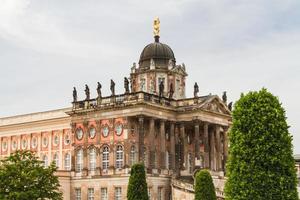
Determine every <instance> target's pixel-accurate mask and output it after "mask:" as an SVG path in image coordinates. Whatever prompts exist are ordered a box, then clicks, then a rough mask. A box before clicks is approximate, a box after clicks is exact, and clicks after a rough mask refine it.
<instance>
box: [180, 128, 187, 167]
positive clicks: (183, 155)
mask: <svg viewBox="0 0 300 200" xmlns="http://www.w3.org/2000/svg"><path fill="white" fill-rule="evenodd" d="M180 137H181V138H182V139H183V149H181V154H182V155H181V158H182V160H181V163H182V165H183V164H184V168H186V165H187V163H186V161H187V160H186V156H187V152H186V149H187V146H188V140H187V136H186V135H185V128H184V123H183V122H182V123H181V124H180Z"/></svg>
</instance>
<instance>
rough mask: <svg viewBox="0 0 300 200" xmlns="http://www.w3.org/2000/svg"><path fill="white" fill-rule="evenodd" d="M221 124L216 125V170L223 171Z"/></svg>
mask: <svg viewBox="0 0 300 200" xmlns="http://www.w3.org/2000/svg"><path fill="white" fill-rule="evenodd" d="M220 128H221V127H220V126H219V125H216V133H215V134H216V138H215V143H216V153H215V155H216V170H218V171H222V169H221V168H222V160H221V158H222V155H221V137H220V134H221V133H220Z"/></svg>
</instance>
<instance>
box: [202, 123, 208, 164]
mask: <svg viewBox="0 0 300 200" xmlns="http://www.w3.org/2000/svg"><path fill="white" fill-rule="evenodd" d="M203 133H204V134H203V135H204V137H203V140H204V168H207V169H208V168H209V166H210V156H209V147H210V144H209V137H208V123H207V122H204V124H203Z"/></svg>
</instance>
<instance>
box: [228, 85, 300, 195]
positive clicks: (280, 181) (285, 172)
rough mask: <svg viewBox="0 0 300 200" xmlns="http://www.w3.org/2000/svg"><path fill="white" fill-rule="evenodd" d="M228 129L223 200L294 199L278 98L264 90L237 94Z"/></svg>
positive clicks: (290, 154)
mask: <svg viewBox="0 0 300 200" xmlns="http://www.w3.org/2000/svg"><path fill="white" fill-rule="evenodd" d="M232 116H233V125H232V127H231V130H230V132H229V141H230V148H229V160H228V162H227V172H228V174H227V175H228V180H227V182H226V185H225V196H226V200H249V199H255V200H267V199H272V200H273V199H275V200H277V199H278V200H281V199H284V200H295V199H298V195H297V189H296V182H297V179H296V171H295V163H294V159H293V151H292V136H291V135H290V133H289V132H288V128H289V127H288V125H287V122H286V117H285V111H284V109H283V108H282V106H281V103H280V102H279V100H278V98H277V97H275V96H273V95H272V94H271V93H270V92H268V91H267V90H266V89H262V90H260V91H259V92H249V93H248V94H246V95H243V94H242V95H241V98H240V99H239V100H238V101H237V102H236V104H235V106H234V110H233V113H232Z"/></svg>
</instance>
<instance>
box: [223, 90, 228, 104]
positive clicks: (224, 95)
mask: <svg viewBox="0 0 300 200" xmlns="http://www.w3.org/2000/svg"><path fill="white" fill-rule="evenodd" d="M222 100H223V102H224V103H225V104H227V94H226V91H224V92H223V96H222Z"/></svg>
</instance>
